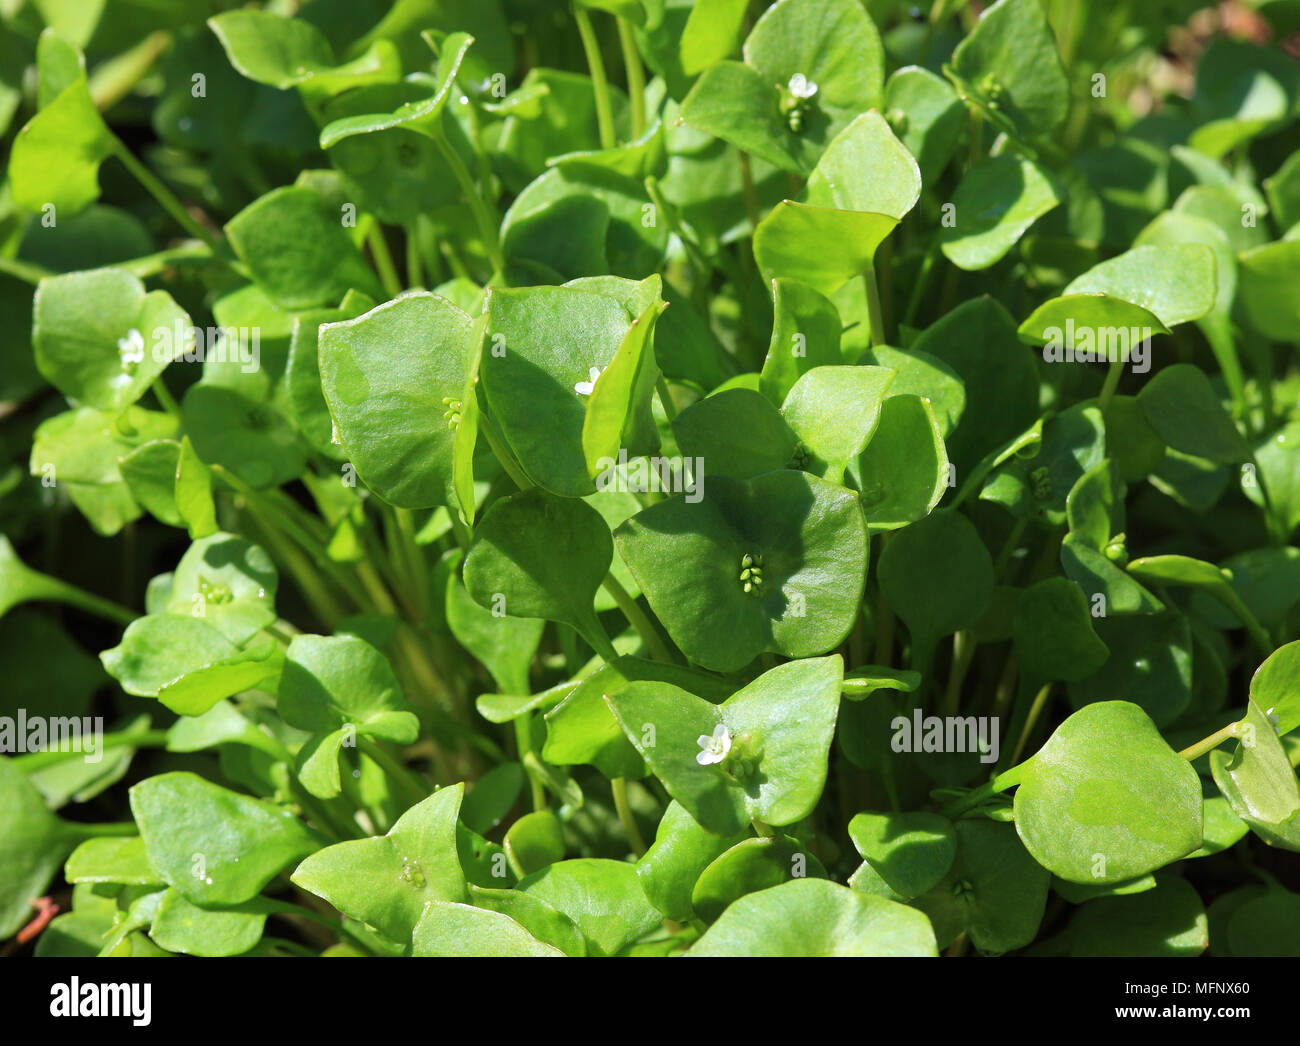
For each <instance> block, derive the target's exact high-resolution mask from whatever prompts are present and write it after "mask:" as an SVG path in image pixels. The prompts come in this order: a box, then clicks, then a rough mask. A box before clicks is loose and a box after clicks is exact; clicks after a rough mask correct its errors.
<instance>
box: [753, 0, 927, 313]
mask: <svg viewBox="0 0 1300 1046" xmlns="http://www.w3.org/2000/svg"><path fill="white" fill-rule="evenodd" d="M786 2H787V3H792V2H794V0H786ZM920 192H921V173H920V170H919V169H918V168H917V166H916V160H915V159H914V158H913V157H912V154H911V153H909V152H908V151H907V149H906V148H905V147H904V145H903V144H902V143H901V142H900V141H899V140H898V139H897V138H895V137H894V134H893V132H892V131H891V130H890V129H889V124H888V123H886V122H885V119H884V117H882V116H881V115H880V114H879V113H878V112H875V111H872V112H867V113H863V114H862V115H861V116H859V117H858V118H857V119H856V120H854V121H853V123H851V124H849V125H848V126H847V127H846V128H845V129H844V130H843V131H842V132H841V133H840V134H839V136H838V137H837V138H836V139H835V140H834V141H833V142H831V143H830V146H829V147H828V148H827V150H826V153H825V155H823V156H822V158H821V160H820V161H819V162H818V164H817V168H816V170H814V171H813V172H812V174H811V175H810V176H809V178H808V184H807V186H806V187H805V189H804V192H803V194H802V197H801V200H800V201H799V202H794V201H791V200H786V201H784V202H783V203H781V204H779V205H778V206H777V207H776V208H775V209H774V210H773V211H772V212H771V213H770V214H769V215H768V216H767V217H766V218H764V219H763V221H762V222H760V223H759V226H758V229H757V230H755V233H754V259H755V261H757V263H758V267H759V269H760V270H761V271H762V273H763V276H764V278H765V279H767V280H769V281H770V280H772V279H775V278H776V277H778V276H783V277H793V278H794V279H798V280H801V281H803V282H804V283H805V284H807V285H808V286H809V287H811V288H813V289H814V290H816V291H819V292H820V293H822V294H826V295H830V294H833V293H834V292H835V291H837V290H839V288H840V287H841V286H843V285H844V284H845V283H847V282H848V281H849V280H850V279H852V278H853V277H854V276H857V275H860V274H861V273H864V272H866V271H867V269H869V268H870V267H871V265H872V262H873V259H874V258H875V254H876V248H877V247H879V246H880V244H881V242H883V241H884V239H885V237H887V236H888V235H889V234H890V233H891V232H892V231H893V229H894V226H896V225H897V224H898V222H899V221H901V220H902V218H903V216H904V215H905V214H907V212H908V211H910V210H911V209H912V208H913V207H914V206H915V205H916V201H917V198H918V197H919V196H920Z"/></svg>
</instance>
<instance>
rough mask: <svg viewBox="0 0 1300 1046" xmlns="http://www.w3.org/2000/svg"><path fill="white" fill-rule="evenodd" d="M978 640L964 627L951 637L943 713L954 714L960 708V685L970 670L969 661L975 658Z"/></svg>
mask: <svg viewBox="0 0 1300 1046" xmlns="http://www.w3.org/2000/svg"><path fill="white" fill-rule="evenodd" d="M978 647H979V640H978V639H976V638H975V637H974V636H972V635H971V634H970V633H969V632H968V631H966V630H965V629H961V630H959V631H958V632H956V633H954V635H953V637H952V668H951V670H950V671H949V673H948V689H947V691H946V693H945V694H944V699H943V708H944V714H945V715H950V716H955V715H956V714H957V712H958V710H959V709H960V708H961V687H962V683H963V682H964V681H965V679H966V673H967V672H968V671H970V666H971V662H972V661H974V660H975V650H976V648H978Z"/></svg>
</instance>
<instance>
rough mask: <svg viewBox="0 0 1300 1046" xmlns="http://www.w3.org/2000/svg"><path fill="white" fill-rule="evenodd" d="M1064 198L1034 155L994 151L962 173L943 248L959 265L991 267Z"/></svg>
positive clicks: (941, 239) (943, 234) (942, 234)
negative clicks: (953, 217) (1000, 154)
mask: <svg viewBox="0 0 1300 1046" xmlns="http://www.w3.org/2000/svg"><path fill="white" fill-rule="evenodd" d="M1060 202H1061V194H1060V191H1059V190H1058V189H1057V187H1056V184H1055V182H1053V180H1052V178H1051V176H1050V175H1049V174H1048V173H1047V172H1046V171H1044V170H1043V169H1042V168H1041V167H1039V166H1038V165H1037V164H1036V163H1034V162H1033V161H1032V160H1027V159H1025V158H1024V157H1023V156H1016V155H1012V154H1007V155H1003V156H995V157H993V158H992V159H991V160H986V161H984V162H983V163H981V164H978V165H977V166H975V167H972V168H971V169H970V170H969V171H967V172H966V174H965V175H964V176H963V177H962V180H961V182H960V183H959V184H958V186H957V191H956V193H954V194H953V198H952V204H953V207H954V212H953V213H954V216H955V219H956V220H955V222H954V223H953V224H951V225H944V226H943V228H942V230H941V231H940V234H939V243H940V247H941V249H942V250H943V253H944V256H945V257H947V258H948V260H949V261H951V262H952V263H953V264H954V265H956V266H957V267H958V268H960V269H966V270H978V269H987V268H988V267H989V266H990V265H994V264H995V263H997V262H999V261H1001V260H1002V258H1003V257H1005V256H1006V253H1007V252H1008V251H1009V250H1011V248H1012V247H1014V246H1015V245H1016V243H1017V242H1018V241H1019V240H1020V237H1022V236H1023V235H1024V234H1025V231H1026V230H1027V229H1028V228H1029V227H1030V226H1031V225H1033V224H1034V222H1036V221H1037V220H1038V219H1039V218H1041V217H1042V216H1043V215H1044V214H1046V213H1047V212H1048V211H1050V210H1051V209H1052V208H1053V207H1055V206H1056V205H1057V204H1058V203H1060Z"/></svg>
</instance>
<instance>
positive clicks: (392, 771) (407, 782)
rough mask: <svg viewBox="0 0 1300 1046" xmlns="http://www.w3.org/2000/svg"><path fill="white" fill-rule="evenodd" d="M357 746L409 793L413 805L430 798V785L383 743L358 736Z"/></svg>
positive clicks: (408, 796)
mask: <svg viewBox="0 0 1300 1046" xmlns="http://www.w3.org/2000/svg"><path fill="white" fill-rule="evenodd" d="M357 747H358V748H359V749H360V750H361V751H362V752H364V753H365V754H366V755H367V756H368V757H369V758H370V759H371V760H372V761H374V762H375V763H376V764H377V765H378V766H379V768H380V769H381V770H383V771H384V773H385V774H387V775H388V777H389V779H390V780H392V781H393V782H394V783H395V784H396V785H397V786H398V787H399V788H401V789H402V790H403V791H405V792H406V793H407V798H408V799H410V800H411V805H412V806H414V805H415V804H416V803H419V802H423V801H424V800H425V799H427V798H428V796H429V786H428V785H427V784H425V782H424V781H422V780H421V779H420V777H419V776H418V775H417V774H416V773H415V772H414V771H413V770H411V769H410V768H408V767H407V766H406V765H404V764H403V763H399V762H398V761H397V760H396V759H394V758H393V757H392V756H391V755H390V754H389V753H388V751H387V750H386V749H385V748H384V747H383V746H382V745H380V744H378V743H376V742H375V741H373V740H371V739H370V738H369V737H362V736H358V737H357Z"/></svg>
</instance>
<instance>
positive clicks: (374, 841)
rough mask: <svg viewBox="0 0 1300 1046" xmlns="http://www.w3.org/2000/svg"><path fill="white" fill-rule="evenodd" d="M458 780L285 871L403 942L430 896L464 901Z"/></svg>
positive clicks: (341, 908) (460, 787)
mask: <svg viewBox="0 0 1300 1046" xmlns="http://www.w3.org/2000/svg"><path fill="white" fill-rule="evenodd" d="M464 791H465V787H464V785H460V784H457V785H452V786H451V787H448V788H442V789H440V790H439V791H437V792H434V793H433V795H431V796H429V797H428V798H427V799H425V800H423V801H422V802H420V803H417V804H416V805H415V806H413V807H411V808H410V809H409V810H407V811H406V813H404V814H402V816H401V817H400V818H398V820H397V823H396V824H394V825H393V827H392V828H391V829H390V830H389V832H388V834H387V835H384V836H377V837H373V838H370V839H350V840H347V841H346V842H342V843H335V844H334V845H333V846H327V847H325V848H324V849H323V850H319V851H317V852H315V853H312V854H311V856H309V857H307V859H306V860H304V861H303V862H302V863H301V864H300V865H298V867H297V868H296V869H295V870H294V873H293V874H292V875H291V876H290V878H291V879H292V880H293V882H294V884H295V885H297V886H299V887H301V888H302V889H304V890H307V891H308V892H310V893H314V894H316V895H317V896H318V897H323V898H324V899H325V900H327V901H329V903H330V904H332V905H333V906H334V907H335V908H337V909H338V910H339V911H341V912H343V913H344V914H345V915H349V916H351V917H352V918H354V919H359V920H361V921H362V922H365V923H369V924H370V925H371V926H373V927H374V928H375V929H377V930H378V931H379V932H380V933H382V934H383V935H384V936H385V937H387V938H389V939H390V940H392V941H396V942H398V943H403V944H404V943H407V942H409V941H410V940H411V935H412V934H413V932H414V931H415V927H416V925H417V924H418V923H419V921H420V917H421V916H422V915H423V913H424V909H425V906H426V905H427V904H428V903H429V902H430V901H458V902H464V901H465V900H466V899H467V897H468V894H467V892H466V886H465V877H464V875H463V874H462V872H461V865H460V860H459V858H458V857H457V849H456V814H457V811H458V810H459V809H460V802H461V798H462V796H463V795H464Z"/></svg>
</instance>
